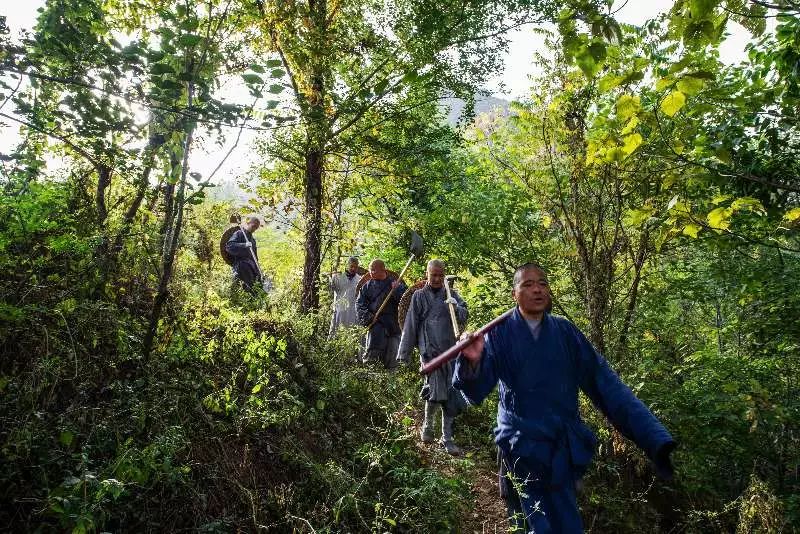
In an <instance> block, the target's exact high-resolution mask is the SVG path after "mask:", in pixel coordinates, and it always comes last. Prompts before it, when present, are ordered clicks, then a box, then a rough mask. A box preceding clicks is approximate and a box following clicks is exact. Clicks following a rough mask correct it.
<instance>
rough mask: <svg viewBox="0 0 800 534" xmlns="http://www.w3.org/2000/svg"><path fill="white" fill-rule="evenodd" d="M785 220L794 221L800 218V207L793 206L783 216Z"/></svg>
mask: <svg viewBox="0 0 800 534" xmlns="http://www.w3.org/2000/svg"><path fill="white" fill-rule="evenodd" d="M783 218H784V220H786V221H789V222H794V221H796V220H798V219H800V208H792V209H790V210H789V211H787V212H786V215H784V216H783Z"/></svg>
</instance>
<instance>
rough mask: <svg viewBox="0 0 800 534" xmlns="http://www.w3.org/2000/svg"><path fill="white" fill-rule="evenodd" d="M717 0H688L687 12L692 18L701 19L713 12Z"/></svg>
mask: <svg viewBox="0 0 800 534" xmlns="http://www.w3.org/2000/svg"><path fill="white" fill-rule="evenodd" d="M718 3H719V0H689V13H690V14H691V17H692V18H693V19H694V20H701V19H704V18H706V17H708V16H709V15H713V14H714V8H715V7H717V4H718Z"/></svg>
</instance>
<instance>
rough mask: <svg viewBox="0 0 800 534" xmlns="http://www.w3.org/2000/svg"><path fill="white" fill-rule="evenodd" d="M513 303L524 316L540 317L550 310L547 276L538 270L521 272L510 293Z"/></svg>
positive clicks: (550, 297)
mask: <svg viewBox="0 0 800 534" xmlns="http://www.w3.org/2000/svg"><path fill="white" fill-rule="evenodd" d="M511 295H512V296H513V297H514V301H515V302H516V303H517V305H519V307H520V309H521V310H522V311H523V312H524V313H525V314H526V315H533V316H537V315H541V314H542V313H544V312H545V311H547V310H548V309H549V308H550V302H551V300H552V296H551V294H550V284H549V283H548V282H547V276H545V274H544V273H543V272H542V271H540V270H539V269H527V270H525V271H523V273H522V276H521V277H520V279H519V281H518V282H517V283H516V284H515V285H514V289H513V291H512V292H511Z"/></svg>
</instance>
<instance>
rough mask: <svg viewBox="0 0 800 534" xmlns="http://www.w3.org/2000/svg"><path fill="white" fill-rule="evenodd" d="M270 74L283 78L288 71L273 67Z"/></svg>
mask: <svg viewBox="0 0 800 534" xmlns="http://www.w3.org/2000/svg"><path fill="white" fill-rule="evenodd" d="M269 75H270V77H272V78H283V77H284V76H285V75H286V71H285V70H283V69H272V71H271V72H270V73H269Z"/></svg>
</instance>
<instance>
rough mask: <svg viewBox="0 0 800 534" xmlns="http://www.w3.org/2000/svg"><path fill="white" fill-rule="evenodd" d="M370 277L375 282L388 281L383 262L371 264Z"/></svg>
mask: <svg viewBox="0 0 800 534" xmlns="http://www.w3.org/2000/svg"><path fill="white" fill-rule="evenodd" d="M369 276H370V278H372V279H373V280H386V266H385V265H384V264H383V262H382V261H373V262H371V263H370V264H369Z"/></svg>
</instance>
